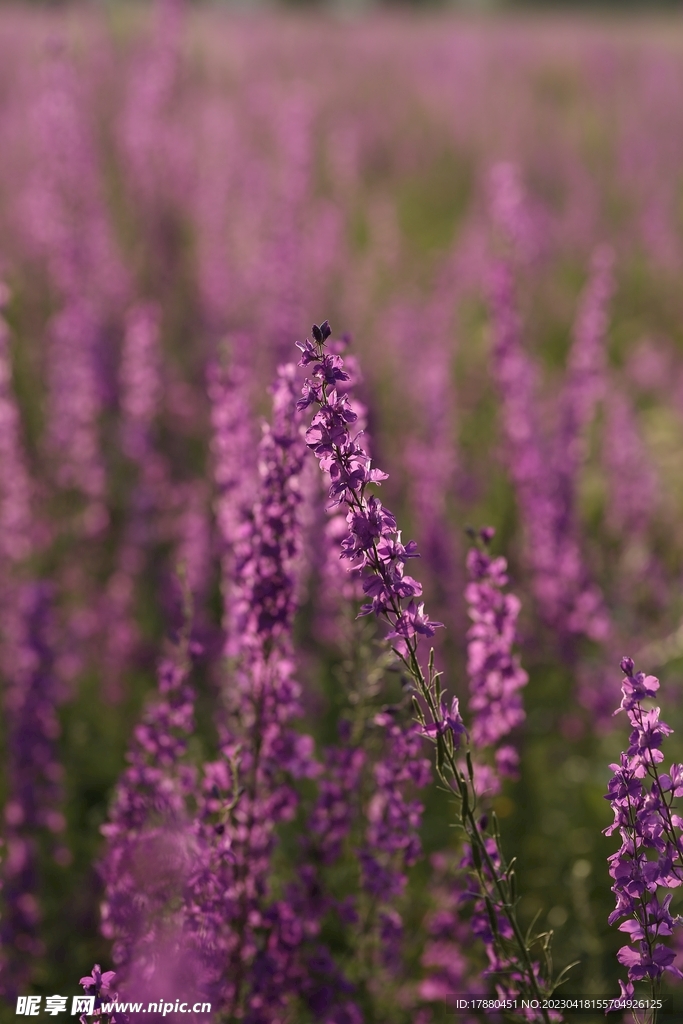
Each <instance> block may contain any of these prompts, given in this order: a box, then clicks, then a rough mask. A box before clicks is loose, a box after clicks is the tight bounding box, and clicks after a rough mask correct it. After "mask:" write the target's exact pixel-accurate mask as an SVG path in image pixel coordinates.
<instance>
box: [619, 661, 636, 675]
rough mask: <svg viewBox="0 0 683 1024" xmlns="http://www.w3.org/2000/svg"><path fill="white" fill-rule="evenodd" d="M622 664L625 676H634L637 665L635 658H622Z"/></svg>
mask: <svg viewBox="0 0 683 1024" xmlns="http://www.w3.org/2000/svg"><path fill="white" fill-rule="evenodd" d="M620 664H621V671H622V672H623V673H624V675H626V676H632V675H633V669H634V668H635V665H634V663H633V658H622V659H621V663H620Z"/></svg>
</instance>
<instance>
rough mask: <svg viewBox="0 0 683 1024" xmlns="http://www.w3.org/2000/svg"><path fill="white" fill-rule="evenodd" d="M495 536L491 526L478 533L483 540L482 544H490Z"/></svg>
mask: <svg viewBox="0 0 683 1024" xmlns="http://www.w3.org/2000/svg"><path fill="white" fill-rule="evenodd" d="M495 535H496V531H495V530H494V528H493V527H492V526H484V527H483V529H481V530H480V531H479V536H480V537H481V539H482V540H483V542H484V544H490V543H491V541H492V540H493V538H494V537H495Z"/></svg>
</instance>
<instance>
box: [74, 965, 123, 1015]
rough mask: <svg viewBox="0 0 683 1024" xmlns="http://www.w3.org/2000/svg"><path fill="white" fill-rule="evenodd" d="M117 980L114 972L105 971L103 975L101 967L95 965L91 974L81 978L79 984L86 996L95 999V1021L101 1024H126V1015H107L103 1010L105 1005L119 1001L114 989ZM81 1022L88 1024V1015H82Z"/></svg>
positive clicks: (119, 1013)
mask: <svg viewBox="0 0 683 1024" xmlns="http://www.w3.org/2000/svg"><path fill="white" fill-rule="evenodd" d="M115 978H116V973H115V972H114V971H105V972H104V973H102V968H101V967H100V965H99V964H95V966H94V967H93V969H92V971H91V972H90V974H88V975H86V977H84V978H81V980H80V981H79V983H78V984H79V985H82V986H83V991H84V993H85V995H86V996H94V997H95V1005H94V1007H93V1011H94V1016H95V1019H96V1020H97V1021H98V1022H99V1024H125V1021H126V1014H124V1013H121V1012H117V1013H106V1014H105V1012H104V1011H103V1009H102V1004H103V1003H113V1002H115V1001H116V1000H117V999H118V993H117V992H115V991H114V989H113V984H114V979H115ZM79 1020H80V1024H88V1016H87V1014H85V1013H84V1014H81V1016H80V1017H79Z"/></svg>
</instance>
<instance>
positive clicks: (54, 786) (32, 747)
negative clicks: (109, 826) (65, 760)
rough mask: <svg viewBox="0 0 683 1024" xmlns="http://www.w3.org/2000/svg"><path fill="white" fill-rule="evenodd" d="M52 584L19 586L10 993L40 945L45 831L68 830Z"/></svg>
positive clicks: (11, 709)
mask: <svg viewBox="0 0 683 1024" xmlns="http://www.w3.org/2000/svg"><path fill="white" fill-rule="evenodd" d="M52 600H53V594H52V588H51V587H50V586H49V585H48V584H45V583H35V584H29V585H27V586H26V587H25V588H24V589H23V590H22V592H21V597H20V618H21V622H22V626H23V634H22V637H21V642H20V644H19V649H18V652H17V664H16V666H15V673H14V677H13V678H12V679H11V681H10V684H9V686H8V692H7V695H6V698H5V713H6V716H7V721H8V727H9V728H8V733H9V735H8V751H7V753H8V789H9V792H8V800H7V803H6V804H5V809H4V818H5V825H6V829H5V842H6V849H5V851H4V862H3V865H2V874H3V892H2V895H3V912H2V921H1V922H0V939H1V940H2V950H3V953H2V958H1V959H0V990H1V991H2V992H3V994H4V995H5V997H7V998H9V999H13V998H14V997H15V996H16V995H17V994H18V993H20V992H21V990H22V988H25V987H26V986H27V985H28V983H29V981H30V978H31V975H32V970H33V967H34V964H35V960H36V958H37V957H39V956H40V955H41V954H42V952H43V944H42V942H41V938H40V933H39V925H40V919H41V908H40V901H39V897H40V861H41V845H42V842H41V839H42V837H45V836H49V835H53V836H55V835H58V834H60V833H61V832H63V831H64V828H65V825H66V822H65V819H64V815H63V813H62V811H61V809H60V808H61V803H62V775H63V769H62V766H61V764H60V763H59V760H58V749H57V741H58V739H59V733H60V727H59V720H58V718H57V712H56V703H57V696H58V688H59V683H58V680H57V675H56V671H55V656H54V648H55V643H54V641H55V637H54V622H53V619H52V610H51V604H52Z"/></svg>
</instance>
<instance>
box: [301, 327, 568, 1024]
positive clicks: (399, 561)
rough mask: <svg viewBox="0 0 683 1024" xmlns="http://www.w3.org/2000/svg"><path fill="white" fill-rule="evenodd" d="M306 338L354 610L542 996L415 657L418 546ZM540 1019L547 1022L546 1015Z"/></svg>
mask: <svg viewBox="0 0 683 1024" xmlns="http://www.w3.org/2000/svg"><path fill="white" fill-rule="evenodd" d="M312 334H313V341H312V342H311V341H310V340H309V339H306V341H305V342H304V343H303V344H302V343H298V342H297V345H298V347H299V349H300V350H301V353H302V357H301V360H300V363H299V365H300V366H304V367H308V366H311V367H312V373H313V376H312V378H307V379H306V381H305V383H304V387H303V392H302V398H301V399H300V401H299V403H298V405H299V408H301V409H306V408H307V407H308V406H310V405H313V406H315V407H316V408H317V411H316V413H315V415H314V417H313V420H312V423H311V426H310V427H309V429H308V431H307V433H306V442H307V444H308V447H309V448H310V449H311V450H312V451H313V453H314V455H315V456H316V457H317V458H318V460H319V462H320V465H321V468H322V470H323V471H324V472H326V473H327V474H328V475H329V478H330V488H329V496H330V498H331V500H332V504H333V506H337V505H344V506H345V507H346V509H347V517H346V519H347V525H348V528H349V532H348V535H347V537H346V538H345V539H344V541H343V542H342V557H343V558H347V559H349V560H351V561H352V563H353V567H354V568H360V569H362V571H363V574H364V580H363V590H364V592H365V594H366V595H367V596H368V597H369V598H370V601H369V602H368V603H366V604H365V605H363V607H362V608H361V615H367V614H371V613H373V612H374V614H376V615H377V616H378V617H379V618H381V619H383V620H384V621H385V622H386V623H387V624H388V626H389V631H388V633H387V639H390V640H393V641H394V645H393V649H394V651H395V653H396V655H397V656H398V658H400V660H401V661H402V663H403V664H404V666H405V668H406V669H407V671H408V672H409V673H410V676H411V678H412V681H413V684H414V686H415V689H416V691H417V694H418V695H419V698H420V700H417V699H416V701H415V708H416V713H417V716H418V719H419V721H420V723H421V725H422V727H423V732H424V734H425V735H426V736H428V737H429V738H430V739H431V740H432V741H433V743H434V745H435V747H436V767H437V772H438V774H439V777H440V778H441V780H442V781H443V782H444V784H445V785H447V786H448V788H449V790H450V791H452V792H454V793H455V794H456V795H457V796H458V797H459V811H460V814H459V824H461V825H462V827H463V829H464V831H465V833H466V835H467V838H468V840H469V843H470V845H471V852H472V872H473V874H474V875H475V877H476V880H477V884H478V886H479V887H480V892H481V895H482V898H483V899H484V901H485V905H486V908H487V911H488V913H489V915H490V921H491V929H492V933H493V936H494V941H495V942H496V944H497V946H498V947H499V948H500V949H501V950H502V951H503V953H504V960H505V963H506V964H509V963H510V962H511V961H514V964H515V966H516V972H515V973H516V977H515V979H514V980H515V981H516V983H517V990H518V991H519V992H520V993H521V994H528V995H530V996H532V997H534V998H538V999H540V998H541V994H542V992H543V991H547V988H548V987H549V986H550V982H549V981H548V982H544V981H543V980H542V979H541V978H540V976H539V970H538V967H537V965H535V964H534V963H533V962H532V959H531V955H530V952H529V945H530V943H529V941H528V940H527V938H525V936H524V935H523V934H522V931H521V928H520V926H519V923H518V921H517V916H516V910H515V906H516V890H515V876H514V870H513V869H512V868H511V867H510V866H509V865H508V864H507V862H506V861H505V860H504V857H503V855H502V852H501V850H500V844H499V836H498V832H497V827H496V826H495V821H494V833H493V835H491V836H487V835H485V833H484V830H483V828H482V826H481V823H480V822H478V821H477V819H476V818H475V811H476V806H477V794H476V788H475V779H474V770H473V767H472V761H471V758H470V756H469V754H468V755H467V768H466V769H465V770H463V768H462V767H461V766H460V764H459V762H458V759H457V756H456V755H457V751H458V749H459V747H460V744H461V741H462V738H463V736H464V735H466V729H465V726H464V724H463V721H462V718H461V716H460V712H459V706H458V699H457V698H453V700H452V701H451V702H450V705H449V704H448V703H447V701H446V699H445V695H444V694H443V692H442V689H441V684H440V674H439V673H438V672H437V671H436V670H435V668H434V658H433V654H432V655H430V658H429V666H428V670H427V674H426V675H425V673H424V672H423V670H422V667H421V665H420V662H419V660H418V643H419V641H420V639H421V637H423V636H427V637H431V636H433V635H434V633H435V631H436V629H437V628H438V627H439V626H440V625H441V624H440V623H437V622H432V621H430V619H429V616H428V615H427V614H426V612H425V609H424V604H423V603H422V602H420V601H416V600H415V599H416V598H419V596H420V594H421V590H422V588H421V586H420V584H419V583H418V581H417V580H415V579H413V578H412V577H410V576H408V575H407V574H406V573H405V564H406V561H407V560H408V559H410V558H415V557H417V546H416V544H415V542H414V541H410V542H408V543H407V544H403V542H402V539H401V534H400V531H399V529H398V525H397V522H396V518H395V517H394V515H393V514H392V513H391V512H390V511H389V510H388V509H387V508H385V507H384V506H383V505H382V503H381V502H380V501H379V500H378V499H377V498H376V497H375V496H374V495H372V496H368V495H367V488H368V486H369V485H370V484H377V483H381V481H382V480H385V479H386V478H387V475H386V473H383V472H381V471H380V470H378V469H373V468H372V464H371V460H370V458H369V456H368V455H367V453H366V452H365V450H364V449H363V447H362V444H361V440H362V439H361V438H360V437H358V436H356V437H355V438H354V439H352V438H351V436H350V432H349V425H350V424H352V423H353V422H354V421H355V419H356V414H355V412H354V411H353V409H352V408H351V406H350V404H349V400H348V396H347V395H340V394H339V392H338V390H337V385H338V383H340V382H343V381H346V380H348V376H349V375H348V374H347V372H346V371H345V369H344V362H343V359H342V358H341V357H340V356H339V355H336V354H332V353H329V352H326V351H325V343H326V341H327V339H328V338H329V337H330V335H331V329H330V326H329V324H328V322H327V321H325V322H324V323H323V324H322V325H320V326H318V325H314V326H313V330H312ZM500 922H503V923H504V927H503V928H501V924H500ZM541 1015H542V1017H543V1019H544V1020H545V1021H548V1019H549V1018H548V1015H547V1013H546V1012H545V1011H542V1013H541Z"/></svg>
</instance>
